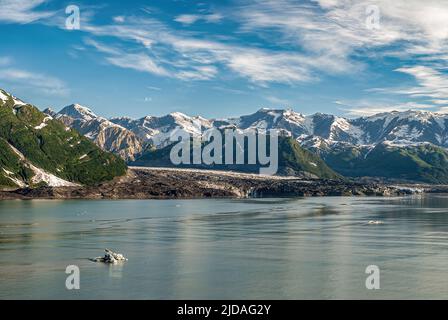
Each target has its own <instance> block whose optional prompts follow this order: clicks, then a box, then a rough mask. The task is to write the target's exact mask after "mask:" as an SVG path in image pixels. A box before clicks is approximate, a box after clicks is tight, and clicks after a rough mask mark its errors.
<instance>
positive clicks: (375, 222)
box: [369, 220, 384, 224]
mask: <svg viewBox="0 0 448 320" xmlns="http://www.w3.org/2000/svg"><path fill="white" fill-rule="evenodd" d="M369 224H384V222H383V221H381V220H370V221H369Z"/></svg>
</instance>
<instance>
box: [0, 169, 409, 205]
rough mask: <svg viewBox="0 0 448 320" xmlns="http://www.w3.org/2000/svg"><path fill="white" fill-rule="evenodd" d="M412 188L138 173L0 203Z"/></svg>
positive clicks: (378, 192) (205, 173)
mask: <svg viewBox="0 0 448 320" xmlns="http://www.w3.org/2000/svg"><path fill="white" fill-rule="evenodd" d="M412 193H413V191H412V190H411V189H406V188H398V187H393V186H388V185H385V184H380V183H362V182H359V183H357V182H351V181H343V180H321V179H314V180H313V179H305V178H293V177H269V176H259V175H255V174H242V173H235V172H223V171H209V170H192V169H165V168H138V167H132V168H130V169H129V170H128V173H127V174H126V175H125V176H123V177H119V178H116V179H114V180H113V181H110V182H104V183H101V184H99V185H97V186H82V187H58V188H53V187H40V188H36V189H18V190H15V191H2V192H0V199H36V198H37V199H39V198H40V199H192V198H247V197H255V198H257V197H303V196H400V195H406V194H412Z"/></svg>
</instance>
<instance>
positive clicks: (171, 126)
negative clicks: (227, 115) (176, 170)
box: [110, 112, 212, 148]
mask: <svg viewBox="0 0 448 320" xmlns="http://www.w3.org/2000/svg"><path fill="white" fill-rule="evenodd" d="M110 121H111V122H113V123H115V124H118V125H120V126H122V127H124V128H126V129H128V130H130V131H132V132H134V133H135V134H136V135H137V136H138V137H139V138H140V139H142V140H143V141H146V142H148V143H149V144H151V145H152V146H155V147H156V148H163V147H166V146H167V145H169V144H171V142H170V136H171V133H172V132H173V130H175V129H176V128H179V129H182V130H185V131H186V132H188V133H190V134H192V135H193V136H197V135H199V134H200V133H201V131H203V130H206V129H210V128H212V123H211V122H210V121H209V120H206V119H204V118H201V117H189V116H187V115H185V114H183V113H180V112H174V113H170V114H168V115H166V116H163V117H152V116H147V117H144V118H141V119H137V120H132V119H130V118H112V119H110Z"/></svg>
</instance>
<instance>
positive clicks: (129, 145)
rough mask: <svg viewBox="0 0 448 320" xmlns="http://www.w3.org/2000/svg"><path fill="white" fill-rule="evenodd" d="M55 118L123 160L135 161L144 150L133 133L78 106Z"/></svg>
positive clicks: (71, 107)
mask: <svg viewBox="0 0 448 320" xmlns="http://www.w3.org/2000/svg"><path fill="white" fill-rule="evenodd" d="M47 112H48V113H51V112H52V111H51V110H47ZM55 118H56V119H58V120H60V121H62V122H63V123H64V124H65V125H66V126H67V127H70V128H73V129H75V130H77V131H78V132H80V133H81V134H82V135H84V136H85V137H87V138H89V139H90V140H92V141H94V142H95V143H96V144H97V145H98V146H99V147H100V148H102V149H103V150H106V151H109V152H113V153H115V154H117V155H119V156H120V157H122V158H123V159H125V160H135V157H136V155H138V154H139V153H141V152H142V150H143V148H144V143H143V142H142V141H141V140H140V139H139V138H138V137H137V136H136V135H135V134H134V133H133V132H131V131H129V130H127V129H126V128H124V127H122V126H120V125H118V124H115V123H113V122H111V121H109V120H107V119H105V118H103V117H99V116H97V115H96V114H95V113H93V112H92V110H90V109H89V108H87V107H83V106H81V105H79V104H72V105H70V106H67V107H65V108H63V109H62V110H61V111H60V112H58V113H57V114H56V115H55Z"/></svg>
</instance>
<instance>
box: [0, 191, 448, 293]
mask: <svg viewBox="0 0 448 320" xmlns="http://www.w3.org/2000/svg"><path fill="white" fill-rule="evenodd" d="M446 208H448V197H446V196H443V195H431V196H424V197H404V198H307V199H246V200H183V201H181V200H164V201H155V200H154V201H2V202H0V255H1V259H0V275H1V277H0V298H2V299H9V298H19V299H28V298H31V299H43V298H57V299H61V298H62V299H78V298H86V299H94V298H96V299H101V298H104V299H119V298H124V299H201V298H202V299H310V298H322V299H344V298H354V299H359V298H365V299H381V298H382V299H390V298H402V299H408V298H440V299H441V298H445V299H447V298H448V280H447V277H446V276H445V270H446V266H447V263H448V233H447V232H448V214H447V209H446ZM369 221H382V222H383V224H376V225H375V224H369ZM104 248H110V249H112V250H114V251H118V252H122V253H124V254H125V255H126V257H127V258H129V261H127V262H126V263H124V264H119V265H113V266H110V265H105V264H100V263H93V262H91V261H89V260H88V258H92V257H96V256H99V255H102V254H103V250H104ZM72 264H74V265H77V266H79V268H80V270H81V290H73V291H68V290H66V289H65V279H66V276H67V275H66V274H65V268H66V266H68V265H72ZM369 265H377V266H379V268H380V270H381V290H376V291H369V290H367V289H366V288H365V279H366V277H367V275H366V274H365V269H366V267H367V266H369Z"/></svg>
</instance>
